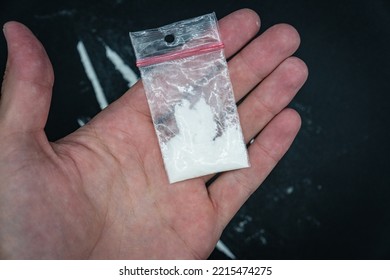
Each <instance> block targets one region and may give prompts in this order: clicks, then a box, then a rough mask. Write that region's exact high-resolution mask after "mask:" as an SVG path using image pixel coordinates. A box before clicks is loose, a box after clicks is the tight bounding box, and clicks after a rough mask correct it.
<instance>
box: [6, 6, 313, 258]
mask: <svg viewBox="0 0 390 280" xmlns="http://www.w3.org/2000/svg"><path fill="white" fill-rule="evenodd" d="M219 25H220V32H221V37H222V40H223V42H224V44H225V54H226V56H227V57H228V58H229V71H230V75H231V80H232V83H233V88H234V92H235V98H236V101H239V100H240V99H242V98H243V97H246V98H245V100H243V101H242V102H241V104H240V106H239V107H238V112H239V115H240V120H241V126H242V129H243V133H244V138H245V141H247V142H249V141H250V140H251V139H253V138H254V137H255V140H254V141H253V143H252V144H251V145H250V146H249V148H248V153H249V160H250V162H251V167H250V168H246V169H241V170H235V171H229V172H225V173H223V174H221V175H220V176H219V177H218V178H217V179H216V180H215V181H213V182H212V183H211V184H210V186H209V187H206V185H205V183H206V182H207V180H209V179H210V178H211V176H207V177H203V178H196V179H191V180H186V181H183V182H179V183H175V184H172V185H170V184H169V183H168V179H167V175H166V173H165V171H164V167H163V161H162V158H161V153H160V150H159V146H158V142H157V138H156V135H155V132H154V128H153V124H152V120H151V117H150V113H149V109H148V106H147V101H146V97H145V94H144V91H143V86H142V83H141V82H138V83H137V84H136V85H134V86H133V87H132V88H131V89H129V90H128V91H127V92H126V93H125V94H124V95H123V96H122V97H121V98H119V99H118V100H117V101H115V102H114V103H112V104H111V105H110V106H108V107H107V108H106V109H105V110H103V111H102V112H101V113H99V114H98V115H97V116H96V117H95V118H94V119H92V120H91V121H90V122H89V123H88V124H86V125H85V126H83V127H82V128H80V129H78V130H77V131H75V132H74V133H72V134H70V135H68V136H66V137H64V138H63V139H60V140H58V141H56V142H54V143H51V142H49V141H48V140H47V137H46V135H45V132H44V127H45V123H46V121H47V116H48V112H49V107H50V99H51V94H52V85H53V82H54V74H53V70H52V66H51V63H50V61H49V58H48V57H47V55H46V52H45V50H44V48H43V46H42V45H41V44H40V43H39V41H38V40H37V39H36V38H35V37H34V35H33V34H32V33H31V31H29V29H27V27H25V26H23V25H22V24H20V23H17V22H9V23H7V24H5V26H4V35H5V38H6V40H7V46H8V61H7V66H6V73H5V76H4V81H3V85H2V90H1V100H0V147H1V154H0V178H1V180H0V258H11V259H84V258H92V259H204V258H207V257H208V256H209V255H210V253H211V252H212V250H213V249H214V247H215V244H216V242H217V241H218V239H219V237H220V235H221V234H222V231H223V229H224V228H225V226H226V225H227V223H228V222H229V221H230V220H231V219H232V217H233V216H234V215H235V213H236V212H237V211H238V210H239V209H240V207H241V206H242V205H243V204H244V202H245V201H246V200H247V199H248V197H249V196H250V195H251V194H252V193H253V192H254V191H255V190H256V189H257V188H258V186H259V185H260V184H261V183H262V182H263V181H264V179H265V178H266V176H267V175H268V174H269V173H270V172H271V170H272V169H273V168H274V166H275V165H276V164H277V162H278V161H279V160H280V159H281V157H282V156H283V155H284V153H285V152H286V151H287V150H288V148H289V147H290V145H291V143H292V142H293V140H294V138H295V136H296V134H297V132H298V130H299V127H300V123H301V122H300V117H299V115H298V114H297V112H295V111H294V110H292V109H288V108H285V107H286V106H287V105H288V104H289V102H290V101H291V100H292V98H293V97H294V96H295V94H296V93H297V92H298V90H299V89H300V88H301V86H302V85H303V84H304V82H305V80H306V78H307V73H308V72H307V67H306V66H305V64H304V63H303V62H302V61H301V60H300V59H298V58H296V57H292V55H293V53H294V52H295V51H296V50H297V48H298V46H299V44H300V38H299V35H298V33H297V31H296V30H295V29H294V28H293V27H291V26H289V25H287V24H278V25H275V26H273V27H271V28H269V29H268V30H266V31H264V32H263V33H262V34H261V35H260V36H258V37H256V38H255V35H256V34H257V32H258V31H259V28H260V19H259V17H258V15H257V14H256V13H255V12H253V11H251V10H248V9H243V10H239V11H236V12H234V13H232V14H230V15H228V16H226V17H225V18H223V19H221V20H220V21H219ZM243 46H245V47H244V48H243ZM239 50H240V51H239ZM238 51H239V52H238Z"/></svg>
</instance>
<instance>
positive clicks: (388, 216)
mask: <svg viewBox="0 0 390 280" xmlns="http://www.w3.org/2000/svg"><path fill="white" fill-rule="evenodd" d="M175 2H177V3H175ZM244 7H250V8H252V9H254V10H255V11H257V12H258V13H259V14H260V15H261V18H262V31H263V30H265V28H267V27H269V26H271V25H273V24H275V23H278V22H287V23H290V24H292V25H294V26H295V27H296V28H297V29H298V30H299V32H300V34H301V38H302V44H301V48H300V49H299V51H298V53H297V55H298V56H299V57H301V58H302V59H303V60H305V61H306V63H307V64H308V67H309V70H310V77H309V80H308V82H307V83H306V85H305V86H304V88H303V89H302V90H301V91H300V93H299V94H298V96H297V97H296V98H295V99H294V101H293V102H292V103H291V105H290V106H291V107H293V108H295V109H296V110H298V112H299V113H300V114H301V116H302V119H303V125H302V129H301V132H300V134H299V135H298V137H297V139H296V141H295V142H294V144H293V147H292V148H291V150H290V151H289V152H288V153H287V155H286V156H285V157H284V158H283V160H282V161H281V162H280V163H279V165H278V166H277V168H276V169H275V170H274V171H273V173H272V174H271V175H270V176H269V177H268V179H267V180H266V182H265V183H264V184H263V185H262V187H261V188H260V189H259V190H258V191H257V192H256V193H255V194H254V195H253V196H252V197H251V198H250V199H249V201H248V202H247V203H246V204H245V205H244V206H243V207H242V209H241V210H240V212H239V213H238V214H237V215H236V217H235V218H234V219H233V221H232V222H231V223H230V224H229V226H228V227H227V229H226V230H225V232H224V234H223V236H222V237H221V240H222V241H223V242H224V243H225V244H226V245H227V246H228V247H229V248H230V250H231V251H232V252H233V253H234V254H235V255H236V256H237V258H239V259H313V258H314V259H344V258H348V259H355V258H358V259H378V258H390V241H389V236H390V210H389V204H390V189H389V187H390V184H389V183H390V179H389V175H388V170H389V167H390V164H389V162H388V156H389V149H388V148H387V145H388V143H389V142H390V141H389V138H390V137H389V136H390V135H389V134H390V133H389V127H390V125H389V117H388V112H389V100H390V98H389V94H390V83H389V80H390V74H389V69H390V55H389V52H388V49H389V42H390V4H388V1H384V0H383V1H379V0H376V1H333V0H332V1H321V2H318V1H303V0H300V1H282V0H277V1H125V0H123V1H122V0H117V1H76V0H72V1H47V0H46V1H44V0H39V1H27V0H14V1H8V0H3V1H2V2H1V4H0V22H1V23H4V22H5V21H6V20H11V19H13V20H19V21H21V22H23V23H25V24H26V25H27V26H29V27H30V28H31V29H32V30H33V32H34V33H35V34H36V35H37V36H38V38H39V39H40V40H41V41H42V42H43V44H44V45H45V47H46V49H47V52H48V54H49V56H50V58H51V60H52V62H53V66H54V69H55V74H56V84H55V88H54V96H53V102H52V108H51V112H50V116H49V121H48V124H47V127H46V131H47V133H48V135H49V138H50V139H51V140H55V139H58V138H60V137H62V136H64V135H66V134H68V133H69V132H71V131H74V130H75V129H77V128H78V127H79V124H78V121H77V120H78V119H79V120H80V119H81V120H88V119H89V118H90V117H93V116H94V115H95V114H96V113H98V112H99V110H100V108H99V105H98V103H97V101H96V98H95V94H94V90H93V87H92V85H91V83H90V81H89V79H88V78H87V76H86V74H85V71H84V68H83V65H82V64H81V62H80V56H79V53H78V52H77V48H76V46H77V43H78V42H79V41H80V40H81V41H83V42H84V44H85V47H86V49H87V51H88V54H89V55H90V57H91V59H92V61H93V66H94V68H95V70H96V73H97V75H98V78H99V80H100V83H101V85H102V88H103V90H104V92H105V94H106V96H107V99H108V101H109V102H112V101H113V100H115V99H116V98H118V97H119V96H120V95H121V94H123V92H124V91H125V90H126V89H127V82H126V81H125V80H124V79H123V78H122V75H121V74H120V73H119V72H118V71H116V70H115V67H114V66H113V64H112V63H111V62H110V61H109V60H108V59H107V56H106V54H105V45H107V46H109V47H110V48H111V49H112V50H114V51H115V52H116V53H117V54H118V55H119V56H120V57H121V58H122V59H123V60H124V61H126V62H127V64H128V65H130V66H131V67H132V68H133V69H134V71H136V68H135V61H134V56H133V51H132V48H131V45H130V42H129V39H128V35H127V34H128V31H130V30H132V31H133V30H141V29H145V28H151V27H156V26H159V25H162V24H167V23H170V22H174V21H177V20H180V19H185V18H189V17H193V16H198V15H201V14H204V13H208V12H212V11H215V12H216V14H217V16H218V18H221V17H223V16H225V15H227V14H229V13H230V12H232V11H234V10H237V9H239V8H244ZM5 60H6V47H5V41H4V39H3V38H1V40H0V65H1V67H2V68H1V70H2V69H4V65H5ZM210 258H227V256H226V255H224V254H223V253H221V252H220V251H218V250H216V251H215V252H214V253H213V254H212V255H211V257H210Z"/></svg>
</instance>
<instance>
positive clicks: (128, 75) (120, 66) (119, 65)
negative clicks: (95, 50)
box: [105, 45, 138, 88]
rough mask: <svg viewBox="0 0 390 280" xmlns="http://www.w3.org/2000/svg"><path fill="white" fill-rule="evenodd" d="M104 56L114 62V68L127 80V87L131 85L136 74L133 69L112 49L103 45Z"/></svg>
mask: <svg viewBox="0 0 390 280" xmlns="http://www.w3.org/2000/svg"><path fill="white" fill-rule="evenodd" d="M105 48H106V56H107V58H108V59H109V60H110V61H111V62H112V64H114V66H115V68H116V69H117V70H118V71H119V72H120V73H121V74H122V76H123V78H124V79H125V80H126V81H128V85H129V88H130V87H132V86H133V85H134V84H135V83H136V82H137V81H138V76H137V75H136V74H135V73H134V71H133V70H132V69H131V68H130V67H129V66H128V65H126V64H125V62H124V61H123V59H122V58H121V57H120V56H119V55H118V54H117V53H116V52H115V51H113V50H112V49H111V48H110V47H109V46H107V45H105Z"/></svg>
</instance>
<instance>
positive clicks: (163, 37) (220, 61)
mask: <svg viewBox="0 0 390 280" xmlns="http://www.w3.org/2000/svg"><path fill="white" fill-rule="evenodd" d="M130 38H131V41H132V44H133V47H134V50H135V55H136V59H137V66H138V67H139V69H140V72H141V77H142V82H143V85H144V89H145V92H146V97H147V100H148V103H149V108H150V111H151V115H152V119H153V123H154V127H155V130H156V134H157V137H158V140H159V144H160V149H161V153H162V156H163V159H164V165H165V169H166V171H167V174H168V178H169V182H170V183H174V182H178V181H182V180H186V179H190V178H195V177H199V176H203V175H207V174H213V173H218V172H222V171H227V170H233V169H239V168H244V167H248V166H249V160H248V154H247V150H246V145H245V143H244V140H243V135H242V131H241V127H240V121H239V118H238V113H237V107H236V104H235V101H234V95H233V90H232V85H231V82H230V78H229V73H228V67H227V62H226V59H225V56H224V51H223V43H222V41H221V39H220V35H219V32H218V25H217V20H216V17H215V14H214V13H211V14H206V15H203V16H200V17H196V18H192V19H188V20H184V21H179V22H175V23H172V24H169V25H166V26H163V27H160V28H156V29H149V30H144V31H139V32H130Z"/></svg>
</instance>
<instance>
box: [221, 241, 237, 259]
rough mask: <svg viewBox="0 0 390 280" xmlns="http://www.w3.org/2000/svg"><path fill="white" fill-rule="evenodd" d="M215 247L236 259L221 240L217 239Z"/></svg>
mask: <svg viewBox="0 0 390 280" xmlns="http://www.w3.org/2000/svg"><path fill="white" fill-rule="evenodd" d="M216 248H217V249H218V250H219V251H221V252H222V253H224V254H225V255H226V256H228V257H229V258H231V259H232V260H235V259H237V257H236V256H235V255H234V254H233V252H232V251H231V250H230V249H229V248H228V247H227V246H226V245H225V244H224V243H223V242H222V241H221V240H218V242H217V246H216Z"/></svg>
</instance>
